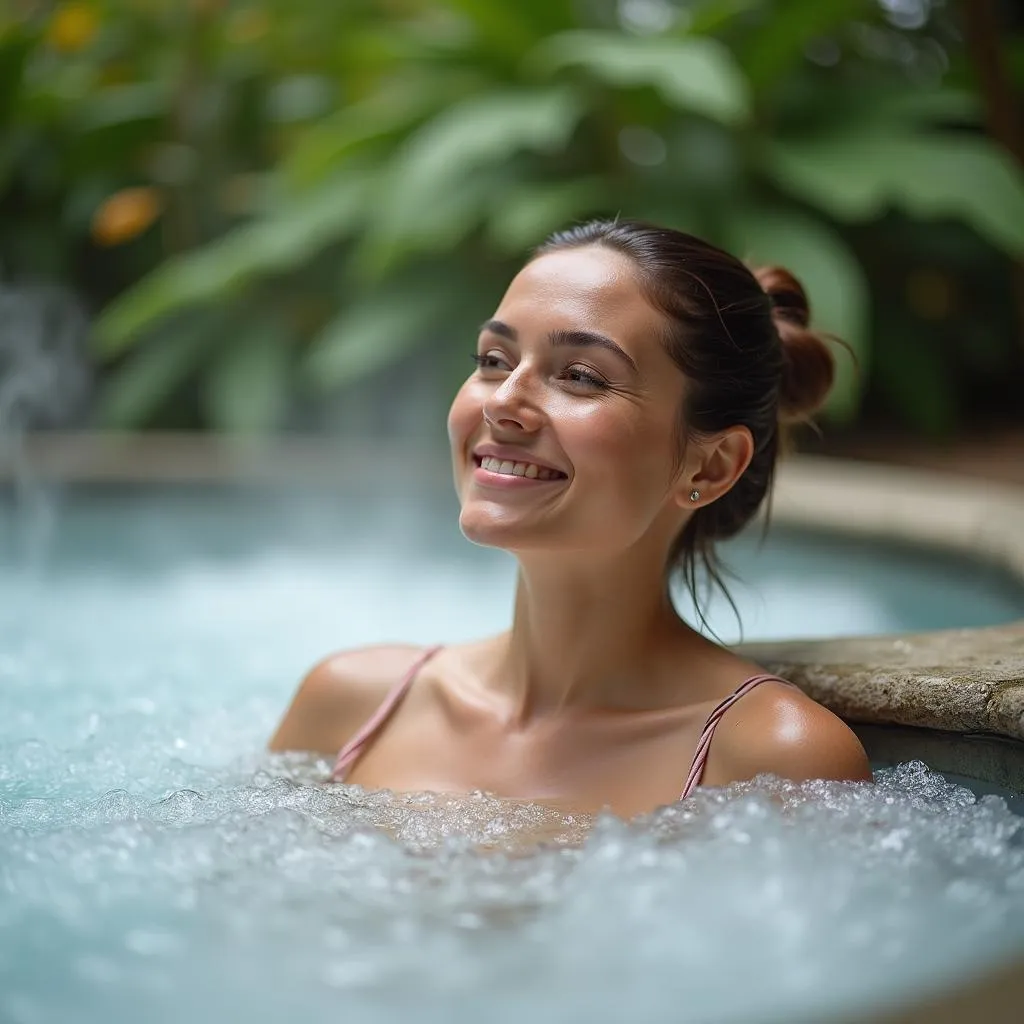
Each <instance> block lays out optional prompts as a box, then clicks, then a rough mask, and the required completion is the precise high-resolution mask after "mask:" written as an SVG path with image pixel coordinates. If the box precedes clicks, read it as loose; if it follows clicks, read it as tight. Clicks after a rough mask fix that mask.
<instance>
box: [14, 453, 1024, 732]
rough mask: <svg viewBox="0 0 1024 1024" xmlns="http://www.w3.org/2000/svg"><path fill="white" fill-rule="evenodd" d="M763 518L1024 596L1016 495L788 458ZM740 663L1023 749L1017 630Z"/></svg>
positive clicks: (310, 458)
mask: <svg viewBox="0 0 1024 1024" xmlns="http://www.w3.org/2000/svg"><path fill="white" fill-rule="evenodd" d="M396 452H397V454H396ZM6 454H7V456H8V457H7V458H5V457H4V455H5V453H4V452H3V451H0V479H2V478H3V477H4V475H5V473H6V474H8V475H9V474H10V473H11V471H12V467H13V466H14V465H15V459H13V458H12V457H11V454H10V452H9V451H8V452H7V453H6ZM409 454H410V453H409V451H408V450H402V451H400V452H399V451H398V449H397V448H395V447H393V448H392V449H390V450H387V451H381V450H380V449H379V448H374V447H373V445H372V444H365V443H357V444H353V443H351V442H348V443H344V442H339V441H333V440H329V439H316V438H313V439H307V438H295V437H291V438H277V439H273V440H269V441H245V440H230V439H226V438H211V437H209V436H201V435H192V436H189V435H152V434H145V435H138V434H136V435H132V434H124V435H117V434H111V435H96V434H72V435H60V434H50V435H36V436H35V437H32V438H30V439H29V441H28V443H27V445H26V446H25V447H24V450H23V452H22V462H23V463H27V464H28V465H29V466H30V467H31V468H32V470H33V472H35V473H37V474H38V475H39V476H41V477H43V478H49V479H55V480H73V481H78V482H108V483H109V482H122V483H123V482H140V483H141V482H145V483H163V484H168V483H203V482H208V483H225V482H261V483H263V482H275V481H276V482H280V483H293V484H300V483H303V484H311V483H316V484H325V483H326V484H331V483H337V482H338V481H340V480H342V479H343V478H344V477H345V476H348V477H352V476H353V475H357V474H358V475H359V477H360V479H363V480H372V479H373V474H374V472H375V471H376V472H378V473H379V472H380V469H381V466H388V465H392V464H393V460H394V459H395V458H396V457H404V458H405V460H406V461H407V462H409V461H410V460H409ZM406 475H407V477H409V478H412V479H414V481H415V483H416V485H417V486H418V485H419V484H420V482H421V481H422V483H423V484H424V486H437V485H438V484H439V480H438V475H437V473H436V464H435V463H434V461H433V460H432V459H431V458H423V459H414V460H411V465H410V467H409V473H408V474H406ZM444 485H445V486H447V483H445V484H444ZM772 516H773V520H774V521H775V522H776V523H779V524H786V525H790V526H804V527H808V528H813V529H816V530H828V531H835V532H837V533H842V534H846V535H858V536H863V537H868V538H875V539H878V540H888V541H899V542H902V543H910V544H916V545H922V546H925V547H930V548H935V549H939V550H942V551H946V552H952V553H956V554H959V555H962V556H966V557H968V558H972V559H980V560H982V561H985V562H987V563H990V564H993V565H996V566H998V567H1000V568H1001V569H1003V570H1004V571H1007V572H1009V573H1011V574H1012V575H1014V576H1016V577H1017V578H1018V579H1019V580H1021V582H1022V584H1024V488H1022V487H1017V486H1015V485H1013V484H1006V483H994V482H990V481H987V480H981V479H979V478H977V477H965V476H956V475H954V474H948V473H938V472H935V471H921V470H911V469H904V468H897V467H892V466H880V465H878V464H874V463H858V462H848V461H843V460H836V459H821V458H809V457H806V456H794V457H791V458H789V459H786V460H784V461H783V462H782V463H781V465H780V468H779V475H778V481H777V486H776V491H775V500H774V505H773V511H772ZM744 650H745V652H748V653H749V654H750V655H751V656H752V657H754V658H756V659H757V660H759V661H761V662H763V663H765V664H766V665H769V666H770V667H771V668H772V670H773V671H777V672H779V673H780V674H782V675H785V676H786V677H788V678H790V679H792V680H793V681H794V682H795V683H797V684H798V685H799V686H801V687H803V688H804V689H805V690H806V691H807V692H808V693H810V694H811V695H812V696H813V697H814V698H815V699H817V700H819V701H821V703H823V704H825V705H826V706H827V707H829V708H831V709H832V710H834V711H836V712H837V713H838V714H840V715H842V716H843V717H844V718H848V719H850V720H851V721H854V722H866V723H881V724H897V725H908V726H924V727H928V728H933V729H943V730H950V731H955V732H986V733H995V734H998V735H1002V736H1008V737H1011V738H1014V739H1018V740H1024V620H1022V621H1020V622H1018V623H1014V624H1011V625H1008V626H1000V627H995V628H990V629H978V630H951V631H945V632H933V633H922V634H918V635H912V636H910V635H908V636H888V637H858V638H847V639H841V640H813V641H786V642H783V643H771V644H748V645H745V647H744Z"/></svg>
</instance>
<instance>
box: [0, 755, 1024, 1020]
mask: <svg viewBox="0 0 1024 1024" xmlns="http://www.w3.org/2000/svg"><path fill="white" fill-rule="evenodd" d="M326 770H327V765H326V763H324V762H311V761H309V760H307V759H303V758H299V757H296V756H294V755H291V756H281V757H274V758H268V759H266V761H265V762H264V763H262V764H261V765H260V766H258V767H256V769H255V770H252V767H251V766H250V767H249V768H247V769H244V770H243V769H242V767H241V766H238V774H237V775H236V776H233V777H232V776H225V777H224V778H223V779H222V781H221V783H220V784H213V785H210V786H208V787H200V788H196V789H192V788H189V789H177V790H175V791H174V792H172V793H170V794H169V795H167V796H165V797H162V798H160V799H150V798H145V797H139V796H133V795H132V794H131V793H130V792H128V791H126V790H123V789H117V790H112V791H110V792H108V793H105V794H104V795H102V796H100V797H98V798H97V797H86V798H68V797H63V798H57V797H54V798H50V799H39V798H34V797H27V798H22V799H8V800H5V801H4V802H3V805H2V807H0V829H2V833H0V834H2V842H3V848H4V850H5V855H4V866H3V868H2V872H0V879H2V893H3V903H2V906H0V948H2V949H3V950H4V953H3V954H2V958H0V993H2V995H0V1010H2V1013H0V1016H3V1018H4V1019H9V1020H12V1021H17V1022H24V1024H32V1022H35V1021H44V1020H53V1019H58V1018H59V1017H60V1015H62V1014H66V1015H69V1017H73V1019H75V1020H76V1021H80V1022H86V1021H97V1022H98V1021H122V1020H123V1021H127V1020H133V1019H136V1018H144V1019H146V1020H149V1021H171V1020H182V1019H192V1020H213V1019H215V1018H217V1017H221V1016H223V1015H224V1014H228V1015H229V1017H230V1019H248V1020H255V1021H263V1020H266V1021H271V1020H277V1019H281V1018H282V1017H283V1016H284V1015H285V1014H288V1015H289V1016H295V1017H301V1018H302V1019H304V1020H307V1021H320V1020H323V1021H325V1022H326V1021H335V1020H339V1019H352V1018H353V1016H354V1019H358V1020H361V1021H393V1020H395V1019H398V1018H399V1017H402V1016H405V1015H407V1014H410V1013H415V1015H416V1019H417V1020H427V1021H433V1020H438V1021H441V1020H444V1021H450V1020H456V1021H459V1020H466V1021H470V1020H478V1019H481V1018H483V1017H486V1018H487V1019H490V1020H499V1021H505V1020H508V1021H513V1020H517V1021H518V1020H521V1019H523V1017H524V1015H525V1016H526V1017H528V1018H529V1019H538V1020H565V1019H578V1018H580V1017H582V1016H584V1015H586V1016H587V1017H589V1018H590V1019H592V1020H598V1021H619V1020H623V1019H633V1018H655V1017H664V1018H669V1017H670V1018H671V1019H674V1020H686V1021H729V1020H737V1021H739V1020H743V1021H755V1020H775V1019H787V1020H801V1019H807V1020H820V1019H822V1018H823V1015H825V1014H827V1013H828V1012H829V1011H830V1010H834V1009H836V1008H840V1007H844V1008H848V1007H849V1006H851V1005H864V1004H866V1003H870V1002H872V1001H876V1002H877V1001H882V1002H884V1001H886V1000H887V999H891V998H893V997H895V996H896V995H898V994H901V993H902V994H904V995H905V994H906V993H907V992H912V991H914V990H918V989H921V988H923V987H927V986H929V985H933V984H935V983H936V982H937V981H938V980H944V979H946V978H948V977H949V976H950V975H951V974H952V975H955V974H956V973H957V972H961V973H963V972H964V971H967V970H968V969H970V968H971V967H972V965H976V964H977V963H979V962H980V961H982V960H983V959H985V958H987V957H992V956H996V955H1002V954H1005V953H1006V952H1007V951H1008V950H1010V949H1012V948H1019V947H1020V945H1021V943H1022V942H1024V842H1022V837H1024V819H1021V818H1019V817H1017V816H1015V815H1013V814H1011V813H1010V812H1009V811H1008V810H1007V808H1006V805H1005V802H1004V801H1003V800H1002V799H1001V798H999V797H992V796H989V797H983V798H981V799H976V798H975V796H974V795H973V794H972V793H971V792H970V791H968V790H966V789H964V788H962V787H958V786H955V785H952V784H951V783H949V782H947V781H945V780H944V779H943V778H942V776H940V775H938V774H937V773H935V772H932V771H930V770H929V769H928V768H927V767H926V766H925V765H923V764H921V763H920V762H914V763H910V764H906V765H902V766H900V767H898V768H895V769H890V770H886V771H883V772H880V773H879V774H878V777H877V781H876V784H875V785H874V786H871V785H866V784H856V783H823V782H817V783H807V784H803V785H795V784H791V783H785V782H782V781H780V780H777V779H772V778H771V777H762V778H759V779H757V780H755V781H754V782H751V783H742V784H737V785H733V786H730V787H728V788H725V789H719V790H710V789H709V790H700V791H698V792H697V794H696V795H695V796H694V797H692V798H691V799H689V800H687V801H685V802H683V803H679V804H676V805H673V806H668V807H664V808H662V809H660V810H658V811H657V812H655V813H653V814H651V815H648V816H645V817H642V818H637V819H635V820H633V821H630V822H625V821H622V820H620V819H617V818H614V817H612V816H610V815H598V816H597V817H596V818H594V819H590V818H587V817H581V816H567V815H564V814H562V813H559V812H557V811H554V810H552V809H549V808H545V807H542V806H539V805H536V804H524V803H516V802H512V801H507V800H500V799H497V798H495V797H492V796H488V795H486V794H482V793H475V794H469V795H466V796H452V795H439V794H434V795H431V794H409V795H398V794H392V793H387V792H367V791H364V790H362V789H360V788H359V787H354V786H344V785H332V784H325V783H323V782H322V781H321V780H322V779H323V778H324V777H325V774H326Z"/></svg>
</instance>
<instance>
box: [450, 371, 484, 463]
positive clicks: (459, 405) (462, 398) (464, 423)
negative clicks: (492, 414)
mask: <svg viewBox="0 0 1024 1024" xmlns="http://www.w3.org/2000/svg"><path fill="white" fill-rule="evenodd" d="M474 391H475V389H474V388H473V385H472V382H471V381H466V383H465V384H463V385H462V387H461V388H459V392H458V394H457V395H456V396H455V398H454V399H453V400H452V404H451V408H450V409H449V410H448V440H449V441H450V442H451V445H452V447H453V449H454V448H457V447H460V446H461V445H462V444H464V443H465V442H466V440H467V439H468V438H469V436H470V435H471V434H472V432H473V431H474V430H475V429H476V427H477V425H478V424H479V423H480V422H481V420H482V419H483V406H482V404H481V402H480V400H479V398H478V397H477V396H476V395H475V394H474Z"/></svg>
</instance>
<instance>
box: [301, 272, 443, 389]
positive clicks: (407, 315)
mask: <svg viewBox="0 0 1024 1024" xmlns="http://www.w3.org/2000/svg"><path fill="white" fill-rule="evenodd" d="M451 299H452V296H451V293H450V292H449V291H446V290H445V289H444V288H441V287H437V286H436V283H435V281H434V280H433V279H432V278H430V279H424V280H421V281H414V282H413V283H411V284H407V285H404V286H395V287H393V288H388V289H386V290H383V291H380V292H376V293H373V294H371V295H368V296H366V297H365V298H364V299H363V300H362V301H361V302H358V303H356V304H354V305H352V306H349V307H348V308H347V309H345V310H344V311H343V312H341V313H340V314H339V315H338V316H337V317H335V318H334V320H332V321H331V322H330V323H329V324H328V325H327V326H326V327H325V328H324V329H323V331H322V332H321V333H320V334H319V335H318V336H317V337H316V338H315V339H314V341H313V343H312V346H311V348H310V351H309V354H308V356H307V358H306V361H305V365H304V366H303V375H304V376H305V377H306V378H307V379H308V380H309V381H310V383H311V384H312V385H313V386H314V387H315V388H316V389H317V390H322V391H328V390H331V389H333V388H337V387H340V386H343V385H346V384H351V383H353V382H354V381H357V380H359V379H361V378H362V377H365V376H367V375H368V374H370V373H373V372H374V371H375V370H378V369H380V368H381V367H383V366H386V365H387V364H388V363H391V362H394V361H395V360H396V359H398V358H399V357H400V356H401V355H402V354H403V353H405V352H407V351H409V350H410V349H411V348H413V347H414V346H415V345H416V344H418V343H421V342H423V341H424V340H425V339H426V338H427V337H429V335H430V333H431V332H432V330H433V329H435V328H436V325H437V323H438V320H439V319H440V317H441V315H442V314H443V313H444V311H445V309H446V308H447V307H448V306H449V304H450V302H451Z"/></svg>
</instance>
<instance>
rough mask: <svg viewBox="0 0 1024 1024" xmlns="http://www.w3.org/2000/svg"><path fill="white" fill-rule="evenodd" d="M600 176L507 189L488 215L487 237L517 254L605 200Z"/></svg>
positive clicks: (595, 207)
mask: <svg viewBox="0 0 1024 1024" xmlns="http://www.w3.org/2000/svg"><path fill="white" fill-rule="evenodd" d="M608 194H609V189H608V185H607V182H605V181H604V179H602V178H599V177H591V178H578V179H570V180H568V181H559V182H546V183H544V184H533V183H531V184H528V185H523V186H520V187H519V188H516V189H513V190H510V191H509V192H508V193H507V194H506V195H504V196H502V198H501V202H500V203H498V205H497V206H496V207H495V208H494V209H493V211H492V212H491V219H490V224H489V225H488V227H489V234H490V237H491V239H492V241H493V242H494V243H495V244H496V245H497V246H498V248H500V249H501V250H503V251H504V252H508V253H513V254H516V255H519V254H521V253H523V252H524V251H525V250H527V249H529V248H532V247H533V246H535V245H538V244H539V243H540V242H541V241H543V240H544V238H545V236H547V235H548V234H550V233H551V232H552V231H554V230H555V229H557V228H561V227H564V226H565V225H566V224H567V223H568V222H570V221H571V220H573V219H574V218H576V217H579V216H580V215H583V214H587V213H590V212H592V211H594V210H596V209H599V208H600V207H601V206H602V205H604V203H605V202H606V200H607V199H608Z"/></svg>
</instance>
